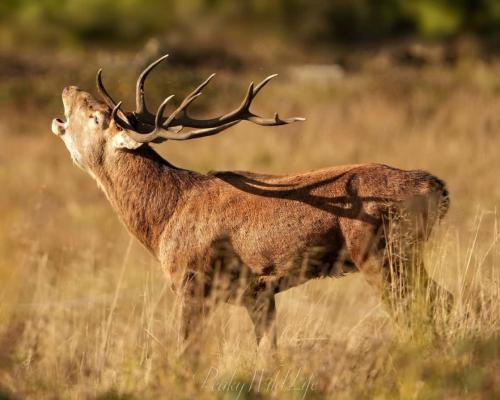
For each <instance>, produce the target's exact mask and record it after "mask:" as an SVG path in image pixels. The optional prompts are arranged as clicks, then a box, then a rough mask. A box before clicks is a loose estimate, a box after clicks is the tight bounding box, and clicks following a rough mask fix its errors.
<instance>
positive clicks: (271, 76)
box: [252, 74, 278, 97]
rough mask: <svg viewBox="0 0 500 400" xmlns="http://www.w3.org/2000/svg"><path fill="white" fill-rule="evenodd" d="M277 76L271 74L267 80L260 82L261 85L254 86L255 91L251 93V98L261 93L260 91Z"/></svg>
mask: <svg viewBox="0 0 500 400" xmlns="http://www.w3.org/2000/svg"><path fill="white" fill-rule="evenodd" d="M277 76H278V74H272V75H269V76H268V77H267V78H265V79H264V80H262V82H261V83H259V84H258V85H257V86H255V89H254V90H253V93H252V96H253V97H255V96H257V94H258V93H259V92H260V91H261V89H262V88H263V87H264V86H266V85H267V84H268V83H269V82H270V81H271V79H274V78H276V77H277Z"/></svg>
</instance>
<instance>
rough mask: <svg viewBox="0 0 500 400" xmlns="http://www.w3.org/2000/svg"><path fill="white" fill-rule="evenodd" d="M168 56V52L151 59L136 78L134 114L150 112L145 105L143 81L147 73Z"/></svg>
mask: <svg viewBox="0 0 500 400" xmlns="http://www.w3.org/2000/svg"><path fill="white" fill-rule="evenodd" d="M167 58H168V54H165V55H164V56H162V57H160V58H159V59H158V60H156V61H153V62H152V63H151V64H149V65H148V66H147V67H146V68H145V69H144V70H143V71H142V72H141V74H140V75H139V78H137V83H136V87H135V108H136V111H135V113H136V114H144V113H146V114H151V113H149V111H148V109H147V106H146V99H145V97H144V82H145V81H146V78H147V77H148V75H149V73H150V72H151V71H152V70H153V69H154V68H155V67H156V66H157V65H158V64H160V63H161V62H162V61H163V60H166V59H167Z"/></svg>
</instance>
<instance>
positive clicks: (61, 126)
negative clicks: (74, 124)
mask: <svg viewBox="0 0 500 400" xmlns="http://www.w3.org/2000/svg"><path fill="white" fill-rule="evenodd" d="M67 125H68V123H67V122H64V121H63V120H62V119H61V118H55V119H53V120H52V133H53V134H54V135H57V136H60V135H63V134H64V133H65V132H66V127H67Z"/></svg>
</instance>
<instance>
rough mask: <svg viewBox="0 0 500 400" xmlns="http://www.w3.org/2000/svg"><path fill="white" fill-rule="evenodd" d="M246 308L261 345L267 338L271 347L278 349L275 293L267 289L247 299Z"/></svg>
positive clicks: (258, 343) (258, 342)
mask: <svg viewBox="0 0 500 400" xmlns="http://www.w3.org/2000/svg"><path fill="white" fill-rule="evenodd" d="M244 305H245V308H246V310H247V312H248V315H249V316H250V319H251V320H252V323H253V325H254V332H255V338H256V341H257V345H258V346H259V347H260V346H261V344H262V343H263V339H264V338H266V339H267V341H268V344H269V347H270V348H271V349H273V350H274V349H276V346H277V344H276V323H275V318H276V302H275V299H274V293H273V292H272V291H269V290H265V291H263V292H261V293H258V294H257V295H256V296H255V297H252V298H248V299H245V302H244Z"/></svg>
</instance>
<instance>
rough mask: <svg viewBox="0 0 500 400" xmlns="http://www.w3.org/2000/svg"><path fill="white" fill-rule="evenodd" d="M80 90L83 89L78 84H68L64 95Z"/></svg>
mask: <svg viewBox="0 0 500 400" xmlns="http://www.w3.org/2000/svg"><path fill="white" fill-rule="evenodd" d="M80 91H81V89H80V88H79V87H78V86H66V87H65V88H64V89H63V91H62V95H63V97H64V96H67V95H69V94H71V93H74V92H80Z"/></svg>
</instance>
